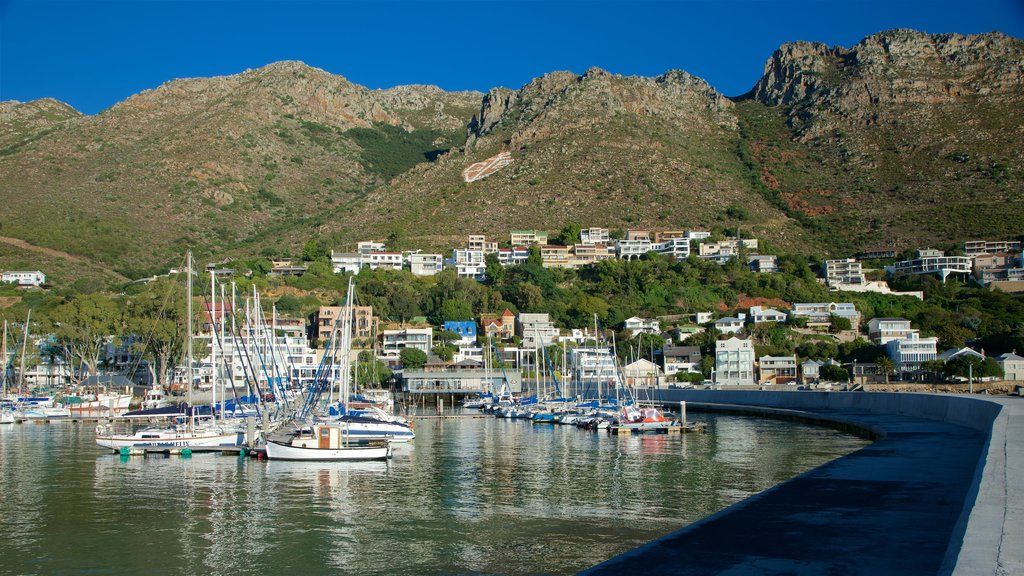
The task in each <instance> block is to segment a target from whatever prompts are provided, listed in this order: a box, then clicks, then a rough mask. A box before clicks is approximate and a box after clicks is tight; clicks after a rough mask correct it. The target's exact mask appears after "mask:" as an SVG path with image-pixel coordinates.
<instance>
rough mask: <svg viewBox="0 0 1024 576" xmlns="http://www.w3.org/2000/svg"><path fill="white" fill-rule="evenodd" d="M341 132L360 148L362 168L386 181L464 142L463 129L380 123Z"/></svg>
mask: <svg viewBox="0 0 1024 576" xmlns="http://www.w3.org/2000/svg"><path fill="white" fill-rule="evenodd" d="M344 134H345V136H347V137H348V138H350V139H352V141H353V142H355V143H356V144H358V145H359V147H360V148H362V152H360V158H361V161H362V164H363V167H365V168H366V170H367V171H368V172H371V173H373V174H377V175H378V176H380V177H381V178H382V179H384V181H385V182H386V181H389V180H391V179H392V178H394V177H395V176H398V175H399V174H401V173H403V172H405V171H406V170H408V169H410V168H412V167H413V166H415V165H416V164H419V163H420V162H427V161H433V160H434V159H435V158H437V157H438V156H439V155H441V154H443V153H445V152H447V151H448V150H450V149H451V148H453V147H456V146H461V145H462V144H464V143H465V142H466V136H465V132H464V131H454V132H441V131H439V130H412V131H407V130H406V129H405V128H403V127H401V126H392V125H390V124H384V123H380V122H378V123H375V124H374V125H373V127H372V128H350V129H349V130H346V131H345V133H344Z"/></svg>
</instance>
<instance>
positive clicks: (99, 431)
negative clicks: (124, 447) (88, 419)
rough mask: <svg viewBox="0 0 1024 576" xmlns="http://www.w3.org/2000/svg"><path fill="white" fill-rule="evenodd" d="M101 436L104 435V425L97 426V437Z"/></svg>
mask: <svg viewBox="0 0 1024 576" xmlns="http://www.w3.org/2000/svg"><path fill="white" fill-rule="evenodd" d="M100 434H103V424H97V425H96V435H97V436H99V435H100Z"/></svg>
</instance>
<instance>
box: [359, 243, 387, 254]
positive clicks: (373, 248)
mask: <svg viewBox="0 0 1024 576" xmlns="http://www.w3.org/2000/svg"><path fill="white" fill-rule="evenodd" d="M385 250H387V246H386V245H385V244H384V243H383V242H373V241H369V240H367V241H364V242H359V243H358V244H356V252H359V253H360V254H372V253H374V252H383V251H385Z"/></svg>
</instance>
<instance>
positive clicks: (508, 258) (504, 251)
mask: <svg viewBox="0 0 1024 576" xmlns="http://www.w3.org/2000/svg"><path fill="white" fill-rule="evenodd" d="M529 257H530V249H529V248H528V247H527V246H513V247H512V248H499V249H498V263H499V264H501V265H502V266H519V265H521V264H526V260H527V259H529Z"/></svg>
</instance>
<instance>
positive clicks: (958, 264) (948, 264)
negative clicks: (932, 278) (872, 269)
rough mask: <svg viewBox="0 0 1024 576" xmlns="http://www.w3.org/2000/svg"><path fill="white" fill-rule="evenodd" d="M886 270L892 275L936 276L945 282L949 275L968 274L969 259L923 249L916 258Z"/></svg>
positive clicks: (969, 271)
mask: <svg viewBox="0 0 1024 576" xmlns="http://www.w3.org/2000/svg"><path fill="white" fill-rule="evenodd" d="M886 270H887V271H891V272H892V273H894V274H911V275H921V274H937V275H938V276H939V277H940V278H941V279H942V281H943V282H945V281H946V278H947V277H948V276H949V275H950V274H970V273H971V259H970V258H968V257H967V256H945V255H943V253H942V251H940V250H933V249H930V248H924V249H921V250H918V251H917V258H914V259H913V260H902V261H899V262H896V263H895V264H894V265H892V266H887V267H886Z"/></svg>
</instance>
